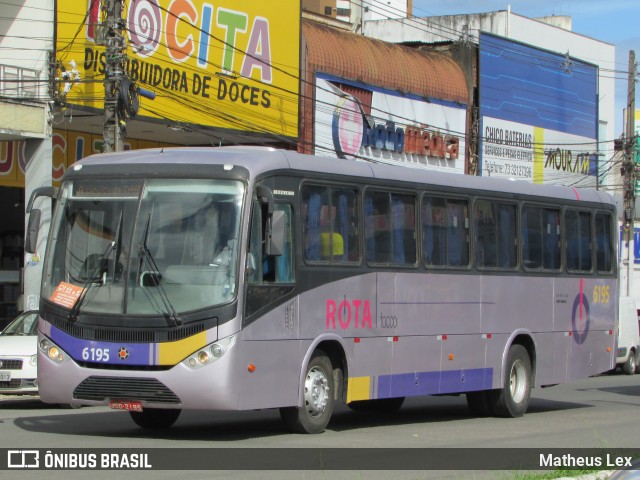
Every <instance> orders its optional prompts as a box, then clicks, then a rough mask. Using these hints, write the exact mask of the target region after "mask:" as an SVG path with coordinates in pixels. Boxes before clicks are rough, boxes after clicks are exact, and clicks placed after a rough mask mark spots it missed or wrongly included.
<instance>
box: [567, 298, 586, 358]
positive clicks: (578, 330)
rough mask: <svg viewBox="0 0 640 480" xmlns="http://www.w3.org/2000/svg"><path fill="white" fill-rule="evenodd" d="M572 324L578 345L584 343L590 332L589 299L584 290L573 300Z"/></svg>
mask: <svg viewBox="0 0 640 480" xmlns="http://www.w3.org/2000/svg"><path fill="white" fill-rule="evenodd" d="M571 326H572V327H573V338H574V339H575V341H576V343H577V344H578V345H582V344H583V343H584V341H585V340H586V339H587V335H588V334H589V300H587V297H586V296H585V294H584V293H582V292H580V293H579V294H578V295H577V296H576V299H575V301H574V302H573V310H572V311H571Z"/></svg>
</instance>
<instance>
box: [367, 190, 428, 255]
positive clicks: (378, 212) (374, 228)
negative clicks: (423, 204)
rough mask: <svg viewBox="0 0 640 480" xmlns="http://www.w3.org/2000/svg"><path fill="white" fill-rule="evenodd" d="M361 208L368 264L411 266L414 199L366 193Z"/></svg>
mask: <svg viewBox="0 0 640 480" xmlns="http://www.w3.org/2000/svg"><path fill="white" fill-rule="evenodd" d="M364 207H365V242H366V254H367V261H368V262H370V263H384V264H394V265H414V264H415V262H416V251H417V248H416V241H417V239H416V235H415V226H416V222H415V212H416V207H415V197H414V196H413V195H405V194H397V193H387V192H373V191H368V192H366V194H365V205H364Z"/></svg>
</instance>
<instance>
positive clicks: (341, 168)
mask: <svg viewBox="0 0 640 480" xmlns="http://www.w3.org/2000/svg"><path fill="white" fill-rule="evenodd" d="M257 160H259V161H257ZM116 164H117V165H118V169H117V171H119V172H120V171H124V170H126V165H144V164H147V165H162V164H164V165H167V166H169V165H202V166H206V165H224V164H230V165H235V166H240V167H244V168H246V169H247V170H248V171H249V172H250V176H251V177H252V178H256V177H258V176H261V175H263V174H265V173H268V172H270V171H278V170H280V171H282V170H294V171H299V172H316V173H324V174H333V173H336V172H339V174H340V175H343V176H353V177H361V178H378V179H389V180H397V181H405V182H411V183H413V184H416V183H417V184H424V185H432V186H441V187H449V188H450V187H458V188H460V189H461V190H467V189H470V190H477V191H485V192H503V193H507V194H508V193H513V194H518V195H531V196H536V197H550V198H557V199H564V200H582V201H587V202H598V203H603V204H609V205H614V204H615V202H614V198H613V197H612V196H611V195H609V194H608V193H606V192H602V191H599V190H595V189H592V188H575V187H568V186H561V185H538V184H533V183H530V182H527V181H521V180H515V179H506V178H495V177H494V178H492V177H478V176H471V175H462V174H458V173H448V172H441V171H435V170H429V169H426V168H422V167H412V166H411V165H407V166H406V167H400V166H397V165H388V164H384V163H374V162H371V161H368V160H367V161H364V160H345V159H339V158H334V157H318V156H312V155H305V154H300V153H297V152H293V151H288V150H279V149H275V148H271V147H256V146H232V147H171V148H154V149H142V150H129V151H125V152H116V153H103V154H96V155H91V156H89V157H87V158H85V159H83V160H81V161H80V162H78V163H76V164H74V165H83V166H85V165H86V166H90V165H101V166H107V165H110V166H114V165H116ZM87 173H88V172H87Z"/></svg>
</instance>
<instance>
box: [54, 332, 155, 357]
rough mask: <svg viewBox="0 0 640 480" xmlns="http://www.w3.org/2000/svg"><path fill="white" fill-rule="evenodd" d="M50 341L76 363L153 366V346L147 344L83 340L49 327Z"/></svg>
mask: <svg viewBox="0 0 640 480" xmlns="http://www.w3.org/2000/svg"><path fill="white" fill-rule="evenodd" d="M50 336H51V340H52V341H53V342H55V343H56V345H58V346H59V347H60V348H62V350H64V351H65V352H67V354H69V355H70V356H71V358H73V359H74V360H76V361H78V362H89V363H101V364H117V365H153V364H154V363H155V362H154V361H153V358H152V355H151V352H152V351H153V344H148V343H124V342H121V343H111V342H100V341H94V340H84V339H80V338H75V337H72V336H71V335H69V334H67V333H65V332H63V331H62V330H59V329H57V328H56V327H53V326H52V327H51V335H50Z"/></svg>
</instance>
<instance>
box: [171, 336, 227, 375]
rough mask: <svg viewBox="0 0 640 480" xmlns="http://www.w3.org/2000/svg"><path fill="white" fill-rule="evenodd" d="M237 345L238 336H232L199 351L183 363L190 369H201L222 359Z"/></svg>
mask: <svg viewBox="0 0 640 480" xmlns="http://www.w3.org/2000/svg"><path fill="white" fill-rule="evenodd" d="M235 344H236V336H235V335H231V336H229V337H226V338H223V339H222V340H218V341H217V342H215V343H212V344H210V345H207V346H206V347H204V348H202V349H200V350H198V351H197V352H195V353H194V354H192V355H190V356H189V357H188V358H186V359H185V360H184V361H183V362H182V363H183V364H185V365H187V366H188V367H190V368H199V367H202V366H204V365H208V364H210V363H213V362H215V361H216V360H218V359H219V358H220V357H222V356H223V355H224V354H225V353H226V352H227V351H228V350H229V349H230V348H231V347H233V346H234V345H235Z"/></svg>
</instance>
